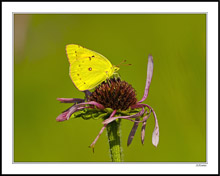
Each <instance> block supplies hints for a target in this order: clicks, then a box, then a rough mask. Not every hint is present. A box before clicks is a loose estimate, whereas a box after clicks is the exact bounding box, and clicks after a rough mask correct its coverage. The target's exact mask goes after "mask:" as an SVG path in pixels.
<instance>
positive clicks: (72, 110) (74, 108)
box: [56, 106, 86, 122]
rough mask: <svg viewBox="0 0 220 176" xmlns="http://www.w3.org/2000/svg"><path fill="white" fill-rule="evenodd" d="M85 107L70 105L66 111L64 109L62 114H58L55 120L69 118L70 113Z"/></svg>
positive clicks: (59, 120)
mask: <svg viewBox="0 0 220 176" xmlns="http://www.w3.org/2000/svg"><path fill="white" fill-rule="evenodd" d="M84 108H86V107H77V106H71V107H70V108H68V109H67V110H66V111H64V112H63V113H62V114H60V115H59V116H58V117H57V118H56V121H58V122H62V121H65V120H69V118H70V117H71V115H72V114H73V113H74V112H76V111H79V110H82V109H84Z"/></svg>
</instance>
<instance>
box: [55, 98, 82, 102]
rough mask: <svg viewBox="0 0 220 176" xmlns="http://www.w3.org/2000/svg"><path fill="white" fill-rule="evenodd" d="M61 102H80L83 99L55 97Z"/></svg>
mask: <svg viewBox="0 0 220 176" xmlns="http://www.w3.org/2000/svg"><path fill="white" fill-rule="evenodd" d="M57 100H58V101H60V102H61V103H82V102H84V101H85V100H84V99H81V98H57Z"/></svg>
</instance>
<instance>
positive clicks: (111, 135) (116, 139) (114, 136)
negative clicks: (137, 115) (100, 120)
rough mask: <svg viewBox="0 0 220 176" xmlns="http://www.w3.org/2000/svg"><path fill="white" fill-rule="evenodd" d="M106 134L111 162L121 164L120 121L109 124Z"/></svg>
mask: <svg viewBox="0 0 220 176" xmlns="http://www.w3.org/2000/svg"><path fill="white" fill-rule="evenodd" d="M107 133H108V141H109V149H110V154H111V159H112V162H121V143H120V120H118V121H113V122H111V123H109V124H108V125H107Z"/></svg>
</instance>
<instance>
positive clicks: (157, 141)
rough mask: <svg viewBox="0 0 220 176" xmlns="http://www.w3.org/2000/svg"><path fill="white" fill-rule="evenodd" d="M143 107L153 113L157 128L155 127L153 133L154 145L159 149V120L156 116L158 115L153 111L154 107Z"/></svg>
mask: <svg viewBox="0 0 220 176" xmlns="http://www.w3.org/2000/svg"><path fill="white" fill-rule="evenodd" d="M142 105H143V106H146V107H148V108H149V109H151V110H152V112H153V115H154V121H155V127H154V131H153V134H152V143H153V145H154V146H155V147H157V145H158V143H159V124H158V120H157V115H156V113H155V111H154V110H153V108H152V107H150V106H149V105H147V104H142Z"/></svg>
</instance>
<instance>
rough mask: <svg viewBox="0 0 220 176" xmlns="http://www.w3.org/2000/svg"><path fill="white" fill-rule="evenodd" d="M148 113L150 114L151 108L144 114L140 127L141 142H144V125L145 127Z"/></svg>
mask: <svg viewBox="0 0 220 176" xmlns="http://www.w3.org/2000/svg"><path fill="white" fill-rule="evenodd" d="M150 114H151V110H150V112H149V114H148V115H146V116H144V118H143V121H144V122H143V124H142V128H141V142H142V144H144V137H145V127H146V123H147V119H148V118H149V117H150Z"/></svg>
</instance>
